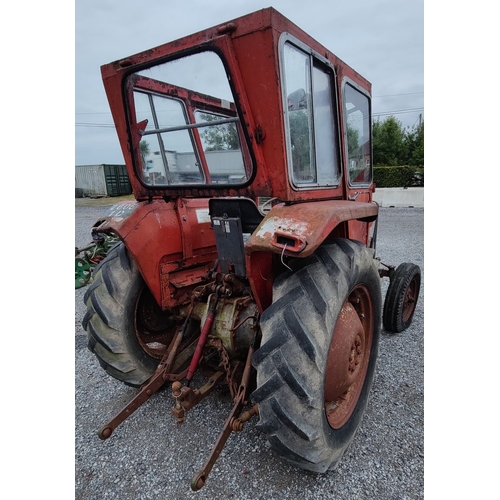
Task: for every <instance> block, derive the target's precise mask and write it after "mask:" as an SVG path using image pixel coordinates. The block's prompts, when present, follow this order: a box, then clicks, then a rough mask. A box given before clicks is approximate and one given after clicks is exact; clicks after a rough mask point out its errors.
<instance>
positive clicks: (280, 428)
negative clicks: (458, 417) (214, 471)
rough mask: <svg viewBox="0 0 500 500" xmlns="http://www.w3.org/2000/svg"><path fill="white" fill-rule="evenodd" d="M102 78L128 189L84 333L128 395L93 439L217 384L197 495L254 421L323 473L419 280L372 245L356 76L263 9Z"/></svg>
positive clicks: (344, 440) (91, 292)
mask: <svg viewBox="0 0 500 500" xmlns="http://www.w3.org/2000/svg"><path fill="white" fill-rule="evenodd" d="M102 76H103V80H104V86H105V89H106V94H107V97H108V100H109V104H110V108H111V112H112V114H113V119H114V122H115V126H116V130H117V133H118V138H119V141H120V145H121V148H122V152H123V156H124V158H125V162H126V165H127V170H128V175H129V178H130V182H131V185H132V188H133V192H134V195H135V199H136V201H133V202H123V203H120V204H117V205H115V206H113V207H112V208H111V210H110V213H109V214H108V215H107V217H105V218H103V219H100V220H99V221H97V223H96V224H95V226H94V228H93V229H92V232H93V236H94V239H98V238H99V235H101V237H102V235H112V236H114V237H118V238H119V240H120V242H119V243H118V244H117V245H116V246H114V247H113V249H112V250H111V251H110V252H109V253H108V255H107V257H106V258H105V259H104V260H103V261H102V262H100V264H99V265H98V266H97V267H96V268H95V271H94V273H93V282H92V284H91V285H90V286H89V288H88V290H87V292H86V294H85V302H86V305H87V308H88V311H87V314H86V315H85V318H84V320H83V326H84V328H85V329H86V330H87V332H88V338H89V344H88V345H89V348H90V350H91V351H92V352H93V353H94V354H95V356H96V357H97V359H98V360H99V363H100V364H101V366H102V367H103V368H104V369H105V370H106V372H107V373H108V374H109V375H111V376H113V377H115V378H117V379H118V380H121V381H123V382H124V383H125V384H127V385H131V386H136V387H138V388H140V390H139V391H138V393H137V395H136V397H135V398H134V399H133V400H132V401H131V402H130V403H129V404H128V405H127V406H126V407H125V408H124V409H123V410H122V411H121V412H119V413H118V414H117V415H116V416H115V417H114V418H113V419H112V420H110V421H109V422H108V423H107V424H105V425H104V426H103V428H102V429H101V430H100V431H99V436H100V437H101V438H102V439H106V438H108V437H109V436H110V435H111V433H112V432H113V431H114V429H115V428H116V427H117V426H118V425H119V424H120V423H121V422H123V420H125V418H127V417H128V416H129V415H130V414H131V413H132V412H133V411H134V410H135V409H137V408H138V407H139V406H140V405H141V404H142V403H144V402H145V401H146V400H147V399H149V398H150V397H151V395H152V394H153V393H155V391H157V390H158V389H159V388H160V387H162V386H163V385H164V384H166V383H167V382H171V383H172V397H173V415H174V417H175V418H176V419H177V421H178V422H179V423H182V422H183V420H184V419H185V418H186V413H187V411H188V410H190V409H191V408H193V407H194V406H195V405H196V404H197V403H198V402H199V401H200V400H201V399H203V398H204V397H205V396H207V395H208V394H209V393H210V392H211V391H212V390H213V389H214V388H215V387H216V386H217V385H219V384H227V386H228V388H229V391H230V394H231V397H232V398H233V408H232V410H231V412H230V414H229V416H228V418H227V420H226V422H225V424H224V427H223V429H222V432H221V434H220V437H219V439H218V440H217V442H216V444H215V446H214V448H213V450H212V453H211V454H210V456H209V458H208V459H207V461H206V463H205V464H204V466H203V467H202V469H201V470H200V472H199V473H198V474H197V475H196V476H195V477H194V478H193V480H192V485H191V486H192V488H193V489H194V490H198V489H200V488H201V487H202V486H203V484H204V483H205V480H206V478H207V476H208V474H209V472H210V470H211V468H212V466H213V464H214V462H215V460H216V459H217V457H218V456H219V454H220V451H221V449H222V447H223V446H224V444H225V442H226V440H227V438H228V436H229V435H230V434H231V432H233V431H239V430H241V429H242V427H243V425H244V423H245V422H246V421H247V420H249V419H250V418H251V417H252V416H254V415H258V418H259V422H258V423H257V427H258V429H260V430H261V431H262V432H263V433H264V434H266V436H267V438H268V440H269V443H270V445H271V448H272V450H274V452H276V453H277V454H278V455H279V456H280V457H282V458H283V459H285V460H287V461H289V462H291V463H292V464H295V465H297V466H298V467H301V468H303V469H307V470H311V471H316V472H324V471H327V470H330V469H333V468H335V467H336V465H337V464H338V462H339V460H340V458H341V457H342V455H343V453H344V452H345V450H346V449H347V447H348V445H349V443H350V442H351V441H352V439H353V437H354V434H355V432H356V430H357V428H358V427H359V425H360V422H361V418H362V415H363V412H364V410H365V407H366V404H367V400H368V394H369V391H370V387H371V385H372V381H373V375H374V369H375V361H376V358H377V351H378V344H379V335H380V330H381V325H382V323H383V325H384V327H385V329H386V330H387V331H392V332H400V331H402V330H404V329H405V328H406V327H408V325H409V324H410V323H411V321H412V317H413V313H414V310H415V306H416V302H417V298H418V294H419V288H420V269H419V268H418V266H416V265H414V264H410V263H404V264H401V265H400V266H398V267H397V268H396V267H395V266H386V265H383V264H381V263H380V261H379V260H378V259H377V258H376V256H375V243H376V235H377V217H378V206H377V204H376V203H374V202H373V200H372V194H373V191H374V188H375V186H374V184H373V177H372V159H371V158H372V146H371V122H372V119H371V84H370V83H369V82H368V81H366V80H365V79H364V78H363V77H361V76H360V75H359V74H358V73H356V72H355V71H354V70H353V69H351V68H350V67H349V66H347V65H346V64H345V63H344V62H343V61H341V60H340V59H339V58H337V57H336V56H335V55H334V54H332V53H331V52H330V51H329V50H327V49H326V48H325V47H323V46H322V45H320V44H319V43H318V42H316V41H315V40H314V39H313V38H311V37H310V36H309V35H307V34H306V33H304V32H303V31H302V30H301V29H300V28H298V27H297V26H296V25H295V24H293V23H291V22H290V21H289V20H288V19H286V18H285V17H283V16H282V15H281V14H280V13H278V12H277V11H276V10H274V9H272V8H268V9H264V10H260V11H258V12H255V13H253V14H250V15H247V16H244V17H240V18H238V19H235V20H233V21H230V22H227V23H225V24H221V25H219V26H215V27H213V28H210V29H207V30H204V31H201V32H199V33H195V34H193V35H191V36H187V37H185V38H182V39H179V40H176V41H174V42H171V43H167V44H165V45H161V46H159V47H156V48H153V49H151V50H147V51H144V52H141V53H139V54H136V55H133V56H130V57H126V58H124V59H121V60H119V61H116V62H113V63H110V64H107V65H105V66H103V67H102ZM381 266H383V267H381ZM382 277H389V279H390V284H389V289H388V291H387V294H386V297H385V302H384V304H382V302H383V301H382V294H381V278H382ZM195 385H196V386H197V387H194V386H195ZM250 402H251V404H253V406H251V404H249V403H250ZM247 405H248V407H249V409H248V410H247V411H244V412H243V410H244V408H245V406H247ZM242 412H243V413H242Z"/></svg>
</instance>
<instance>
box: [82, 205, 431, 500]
mask: <svg viewBox="0 0 500 500" xmlns="http://www.w3.org/2000/svg"><path fill="white" fill-rule="evenodd" d="M106 210H107V209H106V207H102V206H100V207H91V206H77V207H76V213H75V216H76V219H75V220H76V222H75V227H76V234H75V246H78V247H81V246H84V245H85V244H87V243H89V242H90V241H91V238H90V229H91V227H92V225H93V224H94V222H95V221H96V220H97V219H98V218H99V217H101V216H103V215H104V214H105V212H106ZM377 255H378V256H379V257H380V258H381V261H382V262H383V263H386V264H394V265H397V264H400V263H402V262H413V263H415V264H417V265H419V266H420V268H421V270H422V286H421V290H420V298H419V303H418V306H417V309H416V312H415V316H414V319H413V323H412V325H411V326H410V328H409V329H408V330H406V331H405V332H403V333H401V334H397V335H391V334H388V333H386V332H384V331H383V330H382V335H381V341H380V349H379V358H378V363H377V367H376V370H375V380H374V385H373V389H372V392H371V398H370V401H369V403H368V408H367V411H366V413H365V416H364V419H363V422H362V424H361V427H360V429H359V431H358V433H357V435H356V437H355V439H354V441H353V443H352V445H351V447H350V448H349V449H348V451H347V452H346V454H345V455H344V458H343V460H342V462H341V463H340V465H339V467H338V468H337V470H336V471H333V472H327V473H325V474H315V473H311V472H307V471H303V470H301V469H298V468H294V467H292V466H290V465H288V464H287V463H285V462H283V461H282V460H280V459H279V458H278V457H276V456H275V455H273V454H272V453H271V451H270V449H269V446H268V444H267V441H266V438H265V436H264V435H263V434H261V433H260V432H258V431H257V430H256V429H255V424H256V421H257V419H254V420H251V421H250V422H249V423H248V424H246V426H245V429H244V430H243V432H241V433H233V434H232V436H231V437H230V438H229V440H228V442H227V445H226V447H225V448H224V450H223V452H222V454H221V456H220V458H219V460H218V461H217V462H216V464H215V466H214V469H213V470H212V473H211V474H210V476H209V478H208V480H207V483H206V485H205V487H204V488H203V489H202V490H200V491H199V492H197V493H195V492H193V491H191V489H190V481H191V478H192V476H193V475H194V474H195V473H196V472H198V470H199V469H200V467H201V466H202V464H203V463H204V461H205V460H206V458H207V456H208V454H209V453H210V450H211V448H212V446H213V444H214V443H215V441H216V439H217V437H218V434H219V432H220V430H221V429H222V426H223V423H224V420H225V418H226V416H227V414H228V413H229V411H230V410H231V407H232V404H231V399H230V397H229V394H228V392H227V391H226V390H225V389H224V388H218V389H216V390H215V391H214V392H213V393H212V394H211V395H210V396H209V397H208V398H206V399H205V400H204V401H202V402H201V403H200V404H199V405H198V406H196V407H195V408H194V409H193V410H191V411H190V412H188V414H187V418H186V421H185V423H184V424H183V425H182V426H180V427H178V426H177V424H176V423H175V421H174V419H173V417H172V416H171V414H170V412H171V409H172V398H171V391H170V389H167V390H165V391H161V392H159V393H157V394H155V395H154V396H153V397H152V398H151V399H150V400H149V401H148V402H147V403H146V404H145V405H143V406H142V407H141V408H140V409H139V410H138V411H136V412H135V413H134V414H133V415H132V416H131V417H130V418H129V419H128V420H127V421H125V422H124V423H123V424H122V425H120V426H119V427H118V428H117V429H116V430H115V432H114V434H113V436H112V437H111V438H109V439H108V440H107V441H101V440H100V439H99V438H98V437H97V434H96V433H97V430H98V429H99V428H100V427H101V426H102V425H103V424H104V423H105V422H106V421H107V420H109V419H110V418H111V417H113V416H114V415H115V414H116V413H117V412H118V411H119V410H120V409H121V408H122V407H123V406H124V405H125V404H126V403H127V402H128V401H129V400H130V399H131V398H132V397H133V396H134V395H135V394H136V393H137V390H136V389H133V388H130V387H127V386H125V385H124V384H122V383H121V382H118V381H117V380H115V379H113V378H111V377H110V376H108V375H107V374H106V373H105V372H104V371H103V370H102V369H101V367H100V366H99V363H98V362H97V359H96V358H95V357H94V355H93V354H91V353H90V351H89V350H88V349H87V335H86V332H85V331H84V330H83V328H82V326H81V321H82V319H83V316H84V314H85V312H86V308H85V306H84V304H83V295H84V293H85V288H84V289H80V290H76V291H75V368H76V373H75V377H76V380H75V391H76V392H75V404H76V414H75V423H76V429H75V498H76V499H81V500H83V499H85V500H91V499H92V500H103V499H120V500H140V499H157V498H158V499H160V498H162V499H175V500H180V499H190V498H193V499H194V498H198V499H226V498H227V499H230V498H234V499H266V500H271V499H281V498H287V499H300V500H304V499H323V498H324V499H326V498H329V499H331V498H339V499H356V500H359V499H384V500H387V499H398V500H403V499H417V498H424V279H423V278H424V209H420V208H382V209H381V211H380V224H379V233H378V241H377ZM387 285H388V279H384V280H383V281H382V287H383V288H382V293H383V296H385V291H386V289H387Z"/></svg>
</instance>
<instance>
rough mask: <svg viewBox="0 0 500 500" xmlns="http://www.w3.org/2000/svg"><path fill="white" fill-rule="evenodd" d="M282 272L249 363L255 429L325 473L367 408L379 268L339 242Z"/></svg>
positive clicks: (296, 460)
mask: <svg viewBox="0 0 500 500" xmlns="http://www.w3.org/2000/svg"><path fill="white" fill-rule="evenodd" d="M299 266H300V269H298V270H296V271H295V272H292V273H289V272H287V273H284V274H283V275H281V276H279V277H278V279H277V280H276V282H275V284H274V290H273V304H272V305H271V306H270V307H269V308H268V309H267V310H266V311H264V313H263V315H262V321H261V328H262V346H261V347H260V349H259V350H257V351H256V353H255V355H254V358H253V364H254V366H255V367H256V369H257V389H256V391H255V392H254V393H253V394H252V399H253V400H254V401H255V402H257V403H259V415H260V421H259V423H258V424H257V427H258V428H259V429H260V430H261V431H262V432H264V433H265V434H266V435H267V438H268V440H269V442H270V444H271V448H272V449H273V450H274V451H275V452H276V453H277V454H278V455H279V456H280V457H282V458H283V459H285V460H287V461H288V462H291V463H292V464H294V465H297V466H299V467H301V468H303V469H307V470H311V471H315V472H325V471H326V470H328V469H333V468H335V467H336V466H337V464H338V463H339V461H340V459H341V457H342V455H343V454H344V452H345V450H346V449H347V447H348V446H349V444H350V443H351V441H352V439H353V438H354V435H355V433H356V430H357V429H358V427H359V425H360V423H361V419H362V416H363V413H364V411H365V408H366V405H367V402H368V394H369V391H370V388H371V385H372V382H373V375H374V370H375V362H376V358H377V352H378V343H379V337H380V324H381V309H382V298H381V290H380V278H379V275H378V270H377V269H378V267H377V263H376V261H375V260H374V259H373V254H372V251H371V250H369V249H368V248H366V247H365V246H364V245H362V244H360V243H357V242H354V241H350V240H344V239H339V240H336V241H335V242H334V243H333V244H330V245H324V246H322V247H320V248H319V249H318V251H317V252H316V253H315V254H314V255H313V256H312V257H309V258H306V259H304V260H301V261H299Z"/></svg>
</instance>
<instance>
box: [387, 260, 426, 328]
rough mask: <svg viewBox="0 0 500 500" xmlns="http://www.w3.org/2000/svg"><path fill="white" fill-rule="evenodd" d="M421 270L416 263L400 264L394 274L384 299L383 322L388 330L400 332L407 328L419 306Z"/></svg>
mask: <svg viewBox="0 0 500 500" xmlns="http://www.w3.org/2000/svg"><path fill="white" fill-rule="evenodd" d="M420 281H421V271H420V267H418V266H417V265H416V264H411V263H409V262H404V263H403V264H400V265H399V266H398V267H397V269H396V271H395V273H394V275H393V276H392V277H391V282H390V284H389V288H388V289H387V293H386V295H385V301H384V313H383V323H384V329H385V330H386V331H387V332H393V333H400V332H402V331H404V330H406V329H407V328H408V327H409V326H410V324H411V322H412V320H413V314H414V313H415V308H416V307H417V301H418V294H419V292H420Z"/></svg>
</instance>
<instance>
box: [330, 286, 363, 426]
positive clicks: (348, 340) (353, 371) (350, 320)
mask: <svg viewBox="0 0 500 500" xmlns="http://www.w3.org/2000/svg"><path fill="white" fill-rule="evenodd" d="M372 309H373V308H372V302H371V297H370V294H369V292H368V289H367V288H366V287H365V286H364V285H360V286H358V287H356V288H355V289H354V290H353V291H352V292H351V294H350V295H349V298H348V299H347V300H346V301H345V303H344V305H343V306H342V309H341V311H340V314H339V317H338V319H337V323H336V325H335V329H334V332H333V336H332V342H331V344H330V348H329V351H328V358H327V364H326V372H325V390H324V395H325V410H326V414H327V419H328V423H329V424H330V426H331V427H333V428H334V429H338V428H340V427H342V426H343V425H344V424H345V423H346V422H347V420H348V419H349V417H350V416H351V414H352V412H353V411H354V408H355V407H356V404H357V402H358V399H359V395H360V394H361V390H362V388H363V384H364V381H365V377H366V372H367V369H368V363H369V360H370V351H371V345H372V338H373V314H372Z"/></svg>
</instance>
